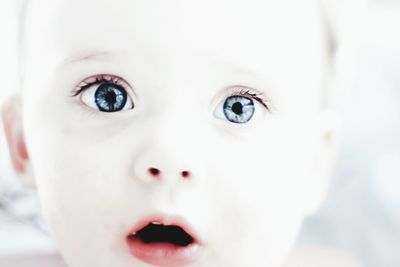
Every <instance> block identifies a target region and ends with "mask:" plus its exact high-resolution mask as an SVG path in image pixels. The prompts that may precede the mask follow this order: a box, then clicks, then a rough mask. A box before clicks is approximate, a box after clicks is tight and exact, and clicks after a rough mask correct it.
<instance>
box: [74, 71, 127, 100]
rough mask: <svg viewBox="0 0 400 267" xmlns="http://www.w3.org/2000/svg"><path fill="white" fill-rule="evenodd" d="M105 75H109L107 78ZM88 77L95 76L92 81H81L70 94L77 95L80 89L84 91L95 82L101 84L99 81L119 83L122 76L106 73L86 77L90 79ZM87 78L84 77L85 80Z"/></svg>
mask: <svg viewBox="0 0 400 267" xmlns="http://www.w3.org/2000/svg"><path fill="white" fill-rule="evenodd" d="M107 77H109V78H107ZM90 78H95V80H94V81H93V82H85V81H83V82H81V83H80V84H79V85H78V86H77V87H76V90H74V92H73V94H72V96H73V97H74V96H77V95H79V94H80V93H81V92H82V91H84V90H85V89H87V88H89V87H90V86H92V85H95V84H101V83H106V82H107V83H110V82H111V83H113V84H118V85H119V84H120V83H121V81H122V78H119V77H117V76H114V75H106V74H100V75H96V76H93V77H89V78H87V79H90ZM87 79H85V80H87Z"/></svg>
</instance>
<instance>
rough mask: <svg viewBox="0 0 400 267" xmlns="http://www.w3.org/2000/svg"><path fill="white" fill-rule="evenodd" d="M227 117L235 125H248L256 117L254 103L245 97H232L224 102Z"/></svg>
mask: <svg viewBox="0 0 400 267" xmlns="http://www.w3.org/2000/svg"><path fill="white" fill-rule="evenodd" d="M223 109H224V114H225V117H226V118H227V119H228V120H229V121H230V122H233V123H246V122H248V121H249V120H250V119H251V118H252V117H253V115H254V110H255V108H254V102H253V100H251V99H250V98H247V97H244V96H230V97H228V98H227V99H226V100H225V102H224V107H223Z"/></svg>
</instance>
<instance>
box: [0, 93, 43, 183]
mask: <svg viewBox="0 0 400 267" xmlns="http://www.w3.org/2000/svg"><path fill="white" fill-rule="evenodd" d="M2 121H3V128H4V133H5V137H6V141H7V144H8V150H9V155H10V159H11V162H12V165H13V167H14V170H15V172H16V173H17V174H18V176H20V177H21V179H22V182H23V183H24V185H25V186H27V187H30V188H34V187H35V185H34V181H33V177H32V175H31V171H30V168H29V165H30V161H29V155H28V151H27V148H26V144H25V139H24V133H23V128H22V117H21V102H20V99H19V97H18V96H12V97H10V98H9V99H7V100H6V101H5V102H4V104H3V108H2Z"/></svg>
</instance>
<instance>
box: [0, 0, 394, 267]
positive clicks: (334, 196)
mask: <svg viewBox="0 0 400 267" xmlns="http://www.w3.org/2000/svg"><path fill="white" fill-rule="evenodd" d="M337 1H339V2H344V3H346V2H345V1H344V0H337ZM16 3H17V1H11V0H8V1H6V0H2V1H1V3H0V33H1V41H0V76H1V81H2V87H1V88H0V102H1V101H3V100H4V98H5V97H6V96H7V95H8V94H9V93H10V92H12V91H13V90H15V88H16V86H17V84H16V66H17V64H16V58H15V50H16V38H17V31H16V29H17V16H16V8H15V4H16ZM349 3H350V0H349V1H347V4H343V5H341V7H340V8H338V9H337V10H335V12H334V13H333V15H332V16H333V17H334V19H335V21H336V24H337V25H336V27H335V31H336V33H337V35H338V36H339V37H340V44H341V45H340V50H339V52H338V57H337V60H336V68H337V74H338V75H337V77H338V78H337V81H336V86H337V88H341V90H336V91H335V92H334V94H333V96H332V99H333V100H334V101H333V105H334V107H335V108H337V109H338V110H339V112H340V114H341V115H342V119H343V136H342V147H341V151H340V154H339V160H338V164H337V167H336V170H335V173H334V177H333V182H332V187H331V190H330V193H329V196H328V198H327V200H326V202H325V204H324V205H323V207H322V208H321V210H320V211H319V212H318V213H317V214H316V215H315V216H312V217H310V218H308V219H307V220H306V222H305V224H304V227H303V229H302V232H301V235H300V238H299V240H298V243H299V244H322V245H328V246H335V247H337V248H340V249H343V250H346V251H348V252H350V253H352V254H353V255H355V256H356V257H357V258H358V259H359V260H360V261H361V262H362V264H363V265H364V266H367V267H398V266H400V251H398V250H399V248H400V138H399V137H400V105H399V103H400V0H392V1H390V0H366V4H365V5H363V6H362V7H361V6H358V7H356V8H354V7H351V5H350V6H349ZM39 210H40V207H39V203H38V200H37V196H36V194H35V192H31V191H27V190H25V189H23V187H22V185H21V184H20V182H19V181H18V180H17V179H16V177H15V174H14V173H13V171H12V168H11V164H10V160H9V158H8V151H7V147H6V145H5V140H4V136H3V132H2V131H0V258H1V257H3V256H7V255H13V254H14V255H15V254H19V253H33V254H34V253H52V252H55V251H56V249H55V246H54V243H53V241H52V240H51V237H50V236H49V235H48V233H47V229H46V225H45V223H44V221H43V219H42V217H41V215H40V211H39Z"/></svg>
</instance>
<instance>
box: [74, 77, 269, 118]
mask: <svg viewBox="0 0 400 267" xmlns="http://www.w3.org/2000/svg"><path fill="white" fill-rule="evenodd" d="M90 78H94V79H95V80H94V81H93V82H86V81H83V82H82V83H80V84H79V85H78V86H77V88H76V89H75V90H74V92H73V94H72V96H73V97H74V96H77V95H79V94H80V93H82V92H83V91H84V90H85V89H87V88H89V87H91V86H92V85H96V84H102V83H110V82H111V83H113V84H117V85H121V86H122V87H124V88H125V87H126V85H124V84H125V83H126V82H124V81H123V79H122V78H120V77H118V76H115V75H106V74H100V75H96V76H92V77H90ZM90 78H88V79H90ZM88 79H86V80H88ZM230 91H231V94H230V96H243V97H248V98H251V99H254V100H256V101H258V102H259V103H260V104H261V105H263V106H264V107H265V108H266V109H267V110H268V111H271V109H270V101H269V99H268V98H267V97H266V96H265V94H263V93H260V92H257V91H255V90H253V89H251V88H249V87H246V86H241V85H236V86H233V87H231V88H230Z"/></svg>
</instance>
